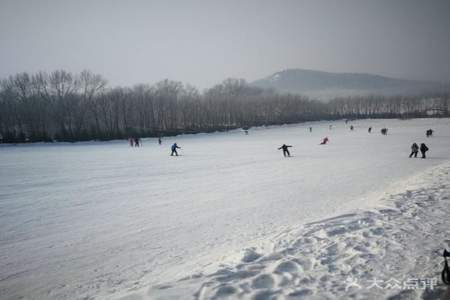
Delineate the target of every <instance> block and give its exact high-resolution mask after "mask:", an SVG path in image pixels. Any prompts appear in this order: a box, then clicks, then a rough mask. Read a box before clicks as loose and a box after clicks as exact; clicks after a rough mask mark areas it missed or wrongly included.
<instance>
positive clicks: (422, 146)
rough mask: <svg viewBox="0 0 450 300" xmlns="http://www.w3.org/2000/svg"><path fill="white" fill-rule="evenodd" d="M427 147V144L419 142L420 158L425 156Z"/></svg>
mask: <svg viewBox="0 0 450 300" xmlns="http://www.w3.org/2000/svg"><path fill="white" fill-rule="evenodd" d="M428 150H429V149H428V147H427V145H425V143H422V144H420V153H422V158H427V156H426V155H425V154H426V153H427V151H428Z"/></svg>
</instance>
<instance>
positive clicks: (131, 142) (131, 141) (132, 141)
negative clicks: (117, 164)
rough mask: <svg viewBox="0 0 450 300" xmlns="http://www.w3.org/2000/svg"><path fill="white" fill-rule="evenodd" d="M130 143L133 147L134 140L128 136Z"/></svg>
mask: <svg viewBox="0 0 450 300" xmlns="http://www.w3.org/2000/svg"><path fill="white" fill-rule="evenodd" d="M128 144H130V147H133V146H134V140H133V138H132V137H129V138H128Z"/></svg>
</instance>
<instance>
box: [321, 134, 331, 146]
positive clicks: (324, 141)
mask: <svg viewBox="0 0 450 300" xmlns="http://www.w3.org/2000/svg"><path fill="white" fill-rule="evenodd" d="M328 141H329V139H328V137H327V136H326V137H324V138H323V140H322V142H321V143H320V145H326V144H327V143H328Z"/></svg>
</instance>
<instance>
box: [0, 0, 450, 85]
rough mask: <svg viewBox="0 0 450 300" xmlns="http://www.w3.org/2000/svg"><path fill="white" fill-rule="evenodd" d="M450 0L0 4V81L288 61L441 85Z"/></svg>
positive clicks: (214, 70) (215, 76)
mask: <svg viewBox="0 0 450 300" xmlns="http://www.w3.org/2000/svg"><path fill="white" fill-rule="evenodd" d="M449 16H450V0H370V1H369V0H367V1H364V0H334V1H333V0H329V1H322V0H310V1H300V0H299V1H283V0H280V1H275V0H273V1H263V0H254V1H245V0H236V1H235V0H222V1H214V0H204V1H189V0H180V1H170V0H163V1H151V0H147V1H134V0H123V1H112V0H111V1H106V0H104V1H95V0H73V1H64V0H47V1H46V0H35V1H33V0H29V1H24V0H0V77H1V78H3V77H6V76H7V75H10V74H15V73H17V72H23V71H26V72H36V71H39V70H43V71H52V70H55V69H61V68H62V69H66V70H68V71H72V72H79V71H81V70H83V69H89V70H91V71H93V72H96V73H100V74H102V75H104V76H105V77H106V78H107V79H108V80H109V82H110V83H111V85H133V84H136V83H154V82H156V81H159V80H161V79H164V78H169V79H173V80H179V81H183V82H184V83H191V84H193V85H195V86H197V87H200V88H205V87H209V86H211V85H213V84H215V83H218V82H220V81H222V80H223V79H225V78H227V77H239V78H245V79H247V80H248V81H252V80H255V79H259V78H261V77H265V76H268V75H270V74H272V73H274V72H276V71H280V70H283V69H286V68H306V69H316V70H324V71H331V72H366V73H376V74H381V75H388V76H394V77H402V78H410V79H429V80H440V81H450V17H449Z"/></svg>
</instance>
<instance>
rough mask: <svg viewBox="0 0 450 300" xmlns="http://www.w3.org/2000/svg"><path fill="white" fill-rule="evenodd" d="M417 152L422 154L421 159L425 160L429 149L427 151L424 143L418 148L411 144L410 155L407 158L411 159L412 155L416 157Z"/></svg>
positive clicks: (415, 144)
mask: <svg viewBox="0 0 450 300" xmlns="http://www.w3.org/2000/svg"><path fill="white" fill-rule="evenodd" d="M419 150H420V153H421V154H422V158H426V157H427V156H426V153H427V151H428V150H429V149H428V147H427V145H425V143H422V144H420V147H419V145H417V143H413V144H412V145H411V154H410V155H409V157H410V158H411V157H413V155H414V157H417V153H418V152H419Z"/></svg>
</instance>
